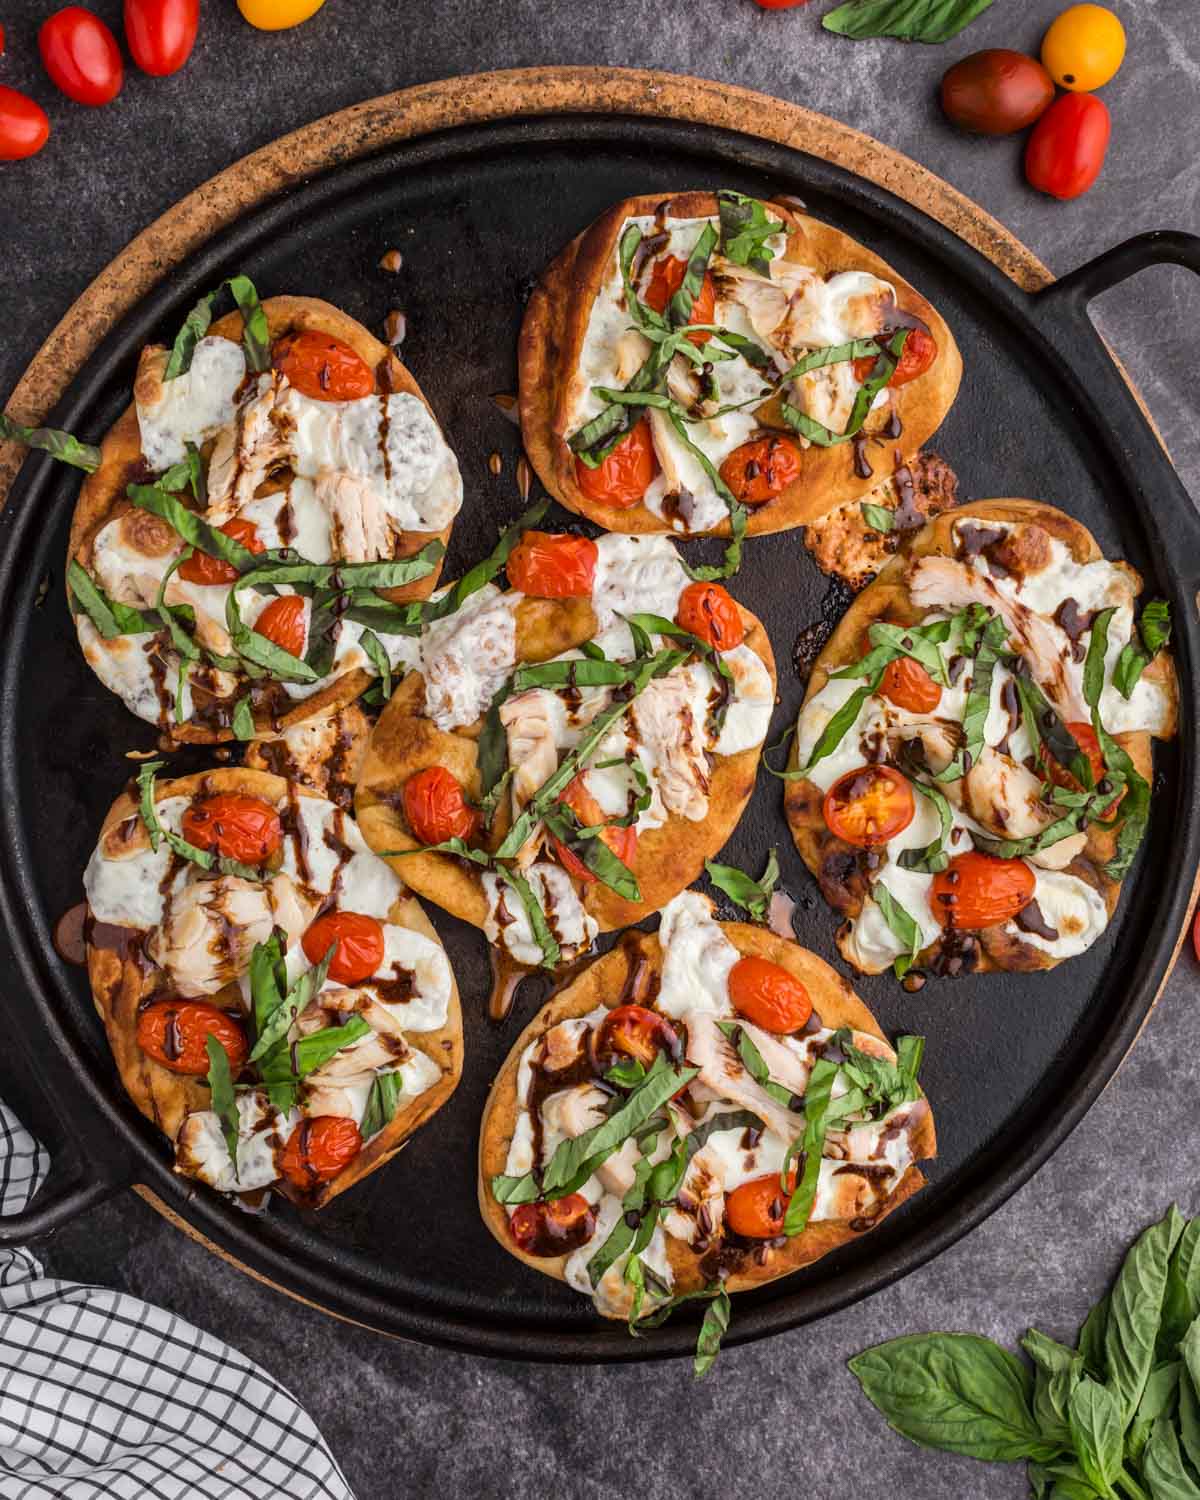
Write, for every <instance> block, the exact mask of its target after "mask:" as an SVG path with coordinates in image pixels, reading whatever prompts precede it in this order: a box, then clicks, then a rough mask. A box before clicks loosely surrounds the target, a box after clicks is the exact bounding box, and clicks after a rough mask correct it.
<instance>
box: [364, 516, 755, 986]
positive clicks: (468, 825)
mask: <svg viewBox="0 0 1200 1500" xmlns="http://www.w3.org/2000/svg"><path fill="white" fill-rule="evenodd" d="M508 578H509V582H510V584H512V585H513V586H512V587H511V588H510V589H508V590H506V591H501V590H500V589H498V588H496V587H495V586H489V587H488V588H487V589H486V590H480V591H479V592H478V593H477V594H476V595H475V596H474V597H473V598H472V600H471V601H470V602H469V603H467V604H466V605H464V606H463V608H461V609H460V610H459V611H458V612H457V613H456V614H454V615H453V616H451V617H449V618H448V619H446V620H445V621H443V622H440V623H439V624H437V625H435V626H433V627H432V628H431V629H430V630H428V631H427V632H425V634H424V635H423V636H422V640H421V647H420V661H419V663H418V666H417V668H416V670H414V671H413V672H411V673H409V675H408V676H407V677H405V678H404V680H403V681H402V682H401V684H400V686H399V688H398V689H397V691H396V693H395V694H394V696H393V697H392V699H391V702H390V703H389V704H388V705H387V707H386V708H385V709H384V710H383V713H382V714H381V716H380V719H379V722H378V724H377V725H376V728H375V731H374V733H373V735H372V738H371V743H370V748H369V750H368V752H367V757H366V762H365V764H364V766H363V770H362V774H361V778H360V780H359V784H358V791H357V795H356V811H357V816H358V820H359V824H360V826H361V828H362V831H363V835H364V837H365V838H366V840H367V842H368V844H369V845H370V846H371V848H373V849H374V850H376V851H377V852H378V853H380V854H381V855H383V856H384V857H385V858H389V859H390V860H391V862H392V864H393V868H395V869H396V870H397V871H399V872H400V874H401V875H402V877H403V878H404V879H405V880H406V881H407V882H408V883H409V884H410V885H411V886H412V888H413V889H414V890H415V891H417V892H419V893H420V894H422V895H424V896H427V897H428V898H429V899H430V900H432V901H435V902H437V904H438V905H439V906H442V907H444V908H445V909H446V910H447V911H450V912H452V913H453V914H454V915H455V916H458V917H461V918H463V919H464V920H466V921H468V922H471V923H473V924H474V925H475V926H476V927H480V928H482V929H483V930H484V932H485V933H486V934H487V937H488V939H489V940H490V941H491V942H492V943H493V944H495V945H497V946H498V947H499V948H500V950H501V951H502V952H503V953H504V954H505V955H506V956H507V957H508V958H509V959H511V960H513V961H514V962H516V963H518V964H523V965H527V966H535V965H542V966H545V967H550V968H553V967H555V966H556V965H558V964H560V963H563V962H567V961H570V960H572V959H574V958H577V957H578V956H579V955H581V954H582V953H585V952H586V951H587V950H588V948H589V947H590V946H591V943H592V940H593V938H594V937H595V935H596V933H597V932H599V931H604V930H608V929H612V928H617V927H623V926H626V925H628V924H629V923H632V922H637V921H640V920H641V919H642V918H643V917H645V916H646V915H648V914H649V913H651V912H653V911H657V910H658V909H660V908H661V907H662V906H664V905H665V904H666V902H667V901H669V900H670V899H671V897H672V896H674V895H675V894H676V893H677V892H678V891H680V890H681V889H683V888H684V887H685V886H686V885H687V884H688V883H689V882H690V881H692V880H693V879H695V878H696V876H697V875H698V874H699V873H700V871H701V870H702V868H703V865H704V860H705V859H706V858H707V857H709V856H711V855H713V854H715V853H716V852H717V851H718V850H719V849H720V848H721V846H722V845H723V844H724V843H725V841H726V840H727V839H728V837H729V835H730V833H731V832H732V831H733V828H734V827H735V825H736V824H737V821H738V819H739V818H740V816H741V813H742V810H743V808H744V807H745V805H746V802H747V800H748V799H749V797H750V793H751V791H752V790H753V787H754V779H755V773H756V770H757V767H758V757H759V751H760V747H761V745H762V741H763V738H764V736H765V734H766V730H767V725H768V723H769V721H770V717H771V713H772V711H773V708H774V701H775V666H774V659H773V657H772V654H771V648H770V644H769V642H768V641H767V636H766V632H765V630H764V629H763V627H762V625H761V623H760V622H759V621H758V620H757V619H756V618H755V617H754V615H753V614H751V613H750V612H749V611H748V610H746V609H744V608H743V607H742V606H741V605H739V604H737V603H735V601H734V600H733V599H732V598H731V596H730V595H729V594H728V593H727V592H726V590H725V589H723V588H721V587H720V586H719V585H716V584H711V583H694V582H690V581H689V578H688V574H687V573H686V571H685V570H684V568H683V565H682V563H681V562H680V560H679V557H678V555H677V553H676V551H675V548H674V546H673V544H672V543H671V542H670V541H669V540H667V539H666V538H653V537H651V538H640V537H621V536H612V535H607V536H601V537H599V538H597V539H596V540H595V541H593V540H591V539H590V538H587V537H583V536H571V535H566V534H561V533H558V534H556V533H547V532H538V531H529V532H527V533H526V534H525V536H524V537H523V539H522V541H521V543H520V544H519V545H518V546H517V548H516V550H515V551H514V552H513V555H512V557H511V558H510V559H509V563H508Z"/></svg>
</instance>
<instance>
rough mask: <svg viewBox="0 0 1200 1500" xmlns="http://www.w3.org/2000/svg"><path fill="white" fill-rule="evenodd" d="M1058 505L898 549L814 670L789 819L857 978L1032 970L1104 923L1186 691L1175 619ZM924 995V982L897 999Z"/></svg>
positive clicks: (989, 507) (1031, 507)
mask: <svg viewBox="0 0 1200 1500" xmlns="http://www.w3.org/2000/svg"><path fill="white" fill-rule="evenodd" d="M1141 588H1142V581H1141V578H1140V577H1139V575H1138V574H1137V573H1136V572H1135V570H1134V569H1133V568H1131V567H1130V566H1129V565H1128V564H1127V563H1124V562H1109V561H1107V560H1106V559H1105V558H1104V557H1103V556H1102V554H1101V552H1100V549H1099V547H1098V546H1097V544H1096V542H1095V540H1094V538H1093V537H1092V535H1091V534H1090V532H1088V530H1087V529H1086V528H1085V527H1084V526H1083V525H1081V524H1080V522H1078V521H1076V520H1074V519H1073V518H1071V517H1070V516H1067V515H1065V514H1064V513H1063V512H1062V511H1060V510H1057V509H1055V508H1054V507H1053V506H1050V505H1045V504H1042V503H1040V502H1037V501H1032V500H984V501H979V502H976V503H973V504H970V505H965V506H962V507H961V508H960V509H958V510H956V511H952V512H948V513H947V514H944V515H941V516H939V517H938V518H937V519H936V520H934V521H933V522H931V523H930V524H929V525H928V526H926V527H925V528H924V529H923V530H921V531H919V532H916V533H914V534H913V535H912V536H910V537H909V538H908V539H907V540H906V542H905V544H904V545H903V546H902V548H901V550H900V551H898V552H897V553H896V554H895V556H894V557H893V558H892V559H891V560H890V561H889V562H888V563H887V565H886V566H885V567H884V569H883V570H882V572H881V573H880V574H879V576H878V578H877V579H876V580H875V581H874V582H873V583H872V584H870V585H869V586H868V587H867V588H866V589H865V590H864V591H863V592H862V593H861V594H860V595H859V596H858V598H857V599H856V600H855V601H854V603H853V604H852V605H851V607H850V609H849V611H848V612H847V613H846V615H845V616H844V618H843V619H842V622H841V624H840V625H839V626H838V628H837V630H836V631H835V632H834V634H833V636H832V637H831V638H830V640H829V643H828V645H827V646H826V648H825V650H824V651H823V652H822V654H821V655H820V657H819V658H818V659H817V662H816V665H815V668H814V670H813V673H812V677H811V679H810V681H809V685H808V691H807V696H806V698H805V702H804V705H803V707H802V709H801V711H800V716H799V721H798V724H797V731H796V738H795V743H794V745H793V750H792V754H791V761H790V766H789V771H788V776H789V778H790V779H789V781H788V784H787V791H786V798H785V810H786V814H787V819H788V823H789V825H790V827H791V830H792V835H793V838H794V839H795V842H796V847H797V849H798V850H799V851H800V854H801V855H802V856H803V858H804V861H805V863H806V864H807V865H808V868H809V869H810V870H811V871H812V873H813V875H814V876H815V877H816V879H817V882H818V884H819V885H820V888H821V891H822V894H823V895H824V896H825V899H826V900H827V901H828V902H829V904H830V905H831V906H832V907H833V908H834V909H835V910H836V911H837V912H838V913H839V914H840V915H841V916H842V917H843V918H845V922H844V925H843V927H842V929H841V931H840V932H839V935H838V947H839V949H840V951H841V953H842V956H843V957H844V958H845V959H846V961H847V962H848V963H850V964H852V965H853V966H854V967H855V968H856V969H858V970H860V971H861V972H863V973H868V974H875V973H880V972H882V971H883V970H884V969H886V968H888V967H890V966H895V967H896V969H897V972H898V973H901V974H903V973H905V972H906V971H907V970H909V969H912V968H913V967H914V966H915V967H916V969H917V971H918V974H919V972H920V971H924V970H927V971H931V972H933V973H951V974H954V973H961V972H964V971H967V970H972V969H978V970H988V969H1010V970H1022V971H1032V970H1039V969H1049V968H1053V967H1054V966H1055V965H1056V964H1058V963H1061V962H1063V961H1064V960H1066V959H1070V958H1073V957H1076V956H1078V955H1079V954H1082V953H1085V952H1086V951H1087V949H1088V948H1090V947H1091V945H1092V944H1093V943H1094V942H1095V941H1096V939H1097V938H1098V937H1099V936H1100V935H1101V933H1102V932H1103V931H1104V930H1105V928H1106V927H1107V925H1108V922H1109V919H1110V918H1111V916H1112V914H1113V911H1114V910H1115V908H1116V905H1117V901H1118V899H1119V896H1120V890H1121V881H1122V880H1123V879H1124V877H1125V874H1126V873H1127V872H1128V870H1129V868H1130V865H1131V864H1132V861H1133V859H1134V856H1135V854H1136V851H1137V848H1138V845H1139V843H1140V841H1141V838H1142V834H1143V831H1144V829H1145V826H1146V821H1147V818H1148V815H1149V804H1150V795H1151V788H1152V784H1153V765H1152V756H1151V742H1152V739H1154V738H1158V739H1167V738H1170V737H1171V736H1172V735H1173V734H1174V733H1175V729H1176V724H1177V720H1178V689H1177V685H1176V680H1175V674H1174V669H1173V666H1172V663H1171V659H1170V656H1169V654H1168V653H1167V652H1166V651H1165V650H1163V649H1162V648H1163V646H1164V645H1165V643H1166V640H1167V639H1168V637H1169V634H1170V623H1169V617H1168V614H1167V606H1166V605H1165V604H1164V603H1162V601H1153V602H1151V603H1149V604H1146V605H1144V606H1143V607H1142V609H1141V611H1140V615H1139V614H1138V613H1137V608H1136V606H1137V601H1138V595H1139V594H1140V592H1141ZM906 982H908V983H910V984H915V983H919V982H920V979H919V978H914V979H912V980H908V981H906Z"/></svg>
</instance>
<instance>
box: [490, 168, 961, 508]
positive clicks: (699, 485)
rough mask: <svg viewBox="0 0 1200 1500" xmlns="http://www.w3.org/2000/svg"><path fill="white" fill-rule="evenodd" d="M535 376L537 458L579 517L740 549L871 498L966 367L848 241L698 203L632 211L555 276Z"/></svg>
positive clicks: (569, 253) (545, 294) (929, 429)
mask: <svg viewBox="0 0 1200 1500" xmlns="http://www.w3.org/2000/svg"><path fill="white" fill-rule="evenodd" d="M519 371H520V410H521V429H522V434H523V436H524V440H525V446H526V450H527V452H528V453H529V456H530V459H531V461H532V463H533V465H534V467H535V468H536V470H537V472H538V474H539V476H540V478H541V480H542V483H543V484H544V485H545V486H546V488H547V489H548V490H549V491H550V493H551V494H552V495H554V496H555V498H556V499H558V500H559V501H561V503H562V504H564V505H566V506H568V507H569V508H570V509H571V510H574V511H577V512H578V513H579V514H580V515H583V516H586V517H587V518H588V519H589V520H591V521H594V522H596V523H597V524H598V525H601V526H605V527H608V528H609V529H610V530H613V531H621V532H634V533H642V534H645V533H648V532H674V533H676V534H679V535H690V536H697V535H703V536H709V535H716V536H731V535H732V536H733V537H735V538H736V537H738V536H740V535H741V534H742V533H743V532H748V533H749V534H750V535H752V536H753V535H758V534H760V533H763V532H773V531H785V530H788V529H790V528H792V527H795V526H803V525H807V524H811V523H812V522H815V521H817V520H819V519H820V518H821V517H822V516H823V515H825V514H826V513H827V512H828V511H830V510H832V509H834V508H835V507H837V506H839V505H841V504H842V503H843V502H845V501H848V500H853V499H856V498H858V497H860V496H862V495H866V494H867V493H869V491H870V490H871V489H872V488H873V487H874V486H875V485H877V484H879V483H880V479H881V476H882V475H885V474H886V473H888V472H890V471H891V469H892V468H893V466H894V465H895V464H896V463H906V462H908V460H909V459H911V458H912V457H913V456H914V455H915V454H916V453H917V451H918V449H919V448H920V447H921V446H922V444H923V443H925V442H927V441H928V439H929V438H930V437H931V436H932V434H933V433H934V432H935V431H936V430H937V428H938V426H939V425H940V423H941V421H942V419H943V418H944V416H945V415H946V412H947V411H948V410H949V409H950V406H951V404H952V402H953V401H954V397H955V393H956V392H957V389H958V383H959V378H960V375H961V371H962V363H961V360H960V358H959V354H958V349H957V347H956V345H955V342H954V337H953V335H952V334H951V332H950V329H949V327H948V326H947V325H946V323H945V321H944V320H943V319H942V318H941V317H940V316H939V314H938V313H937V311H936V310H935V309H934V308H933V307H932V306H931V305H930V303H929V302H927V301H926V300H925V298H924V297H922V296H921V295H920V293H919V292H918V291H917V290H916V288H915V287H913V286H911V285H909V283H908V282H906V281H904V280H903V278H901V277H900V276H899V275H898V274H897V273H896V272H895V271H894V270H893V269H892V267H890V266H889V265H887V263H886V262H884V261H883V260H881V259H880V258H879V257H878V256H877V255H875V254H874V253H873V252H872V251H870V250H868V249H867V248H866V247H865V246H863V245H860V244H858V243H857V242H856V241H855V240H853V239H851V238H850V237H849V236H848V235H846V234H843V233H842V232H841V231H840V230H837V229H835V228H833V226H832V225H829V224H825V223H822V222H821V221H820V220H818V219H815V218H813V217H812V216H811V215H808V214H804V213H801V212H799V211H798V210H797V209H795V208H794V207H792V206H789V205H788V204H786V203H782V202H778V201H773V202H770V203H762V202H759V201H758V200H757V199H752V198H746V197H744V196H742V195H740V194H737V193H729V192H719V193H717V194H713V193H707V192H685V193H679V194H677V195H675V196H674V197H671V198H667V199H665V200H663V199H657V198H653V197H641V198H630V199H626V200H625V201H624V202H622V203H618V204H616V205H615V206H614V207H613V208H611V209H610V210H609V211H608V212H607V213H605V214H604V215H602V216H601V217H600V218H599V219H597V220H596V222H595V223H594V224H592V225H591V226H590V227H589V228H588V229H586V230H585V231H584V232H583V233H582V234H581V235H579V236H578V238H577V239H575V240H573V241H572V242H571V244H570V245H568V246H567V248H566V249H565V250H564V251H563V252H562V254H561V255H560V256H559V257H558V258H557V259H556V260H555V261H553V262H552V263H551V265H550V266H549V267H548V268H547V269H546V271H545V272H544V273H543V275H542V277H541V280H540V281H539V283H538V285H537V287H536V288H535V289H534V292H533V295H532V296H531V297H530V300H529V306H528V308H527V310H526V314H525V320H524V323H523V325H522V329H521V340H520V351H519ZM880 462H882V464H883V465H884V467H883V468H882V469H881V470H880V473H879V474H876V472H875V470H876V468H877V467H878V466H879V464H880Z"/></svg>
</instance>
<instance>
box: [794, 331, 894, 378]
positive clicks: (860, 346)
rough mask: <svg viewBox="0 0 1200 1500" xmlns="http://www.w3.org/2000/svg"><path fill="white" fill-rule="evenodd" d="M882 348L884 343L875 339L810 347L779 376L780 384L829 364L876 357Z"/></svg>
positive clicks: (853, 340) (821, 368) (840, 363)
mask: <svg viewBox="0 0 1200 1500" xmlns="http://www.w3.org/2000/svg"><path fill="white" fill-rule="evenodd" d="M882 348H883V345H882V344H878V343H876V342H875V340H874V339H852V340H851V341H850V342H849V343H848V344H826V345H825V346H824V347H823V348H821V349H810V350H809V351H808V353H807V354H805V355H804V356H803V357H802V358H800V359H798V360H797V361H796V363H795V364H794V365H793V366H792V367H791V369H789V370H786V371H785V372H784V373H783V374H782V375H781V376H780V377H779V380H780V384H781V385H786V384H787V382H788V381H789V380H798V379H799V378H800V376H801V375H807V374H808V372H809V371H810V370H823V369H824V368H825V367H826V366H827V365H842V364H846V363H847V361H849V360H852V359H866V358H868V357H869V358H874V357H875V356H876V355H877V354H879V353H880V352H881V350H882Z"/></svg>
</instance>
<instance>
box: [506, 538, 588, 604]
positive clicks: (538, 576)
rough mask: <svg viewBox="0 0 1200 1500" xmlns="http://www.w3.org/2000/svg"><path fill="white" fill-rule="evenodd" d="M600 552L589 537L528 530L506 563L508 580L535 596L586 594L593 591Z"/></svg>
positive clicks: (570, 596) (545, 597)
mask: <svg viewBox="0 0 1200 1500" xmlns="http://www.w3.org/2000/svg"><path fill="white" fill-rule="evenodd" d="M599 555H600V552H599V549H598V548H597V546H596V544H595V542H593V541H592V539H591V538H590V537H586V536H570V535H568V534H567V533H565V532H557V531H527V532H526V533H525V535H524V536H523V537H522V538H521V540H520V541H519V542H518V543H517V545H516V546H515V547H514V548H513V550H512V555H511V556H510V557H509V559H508V562H507V564H506V567H507V570H508V581H509V583H511V584H512V586H513V588H515V589H519V590H520V591H521V593H522V594H531V595H532V596H533V597H534V598H535V599H569V598H573V597H576V596H584V597H586V596H587V595H589V594H590V593H591V592H592V579H593V577H594V575H595V572H596V559H597V558H598V557H599Z"/></svg>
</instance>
